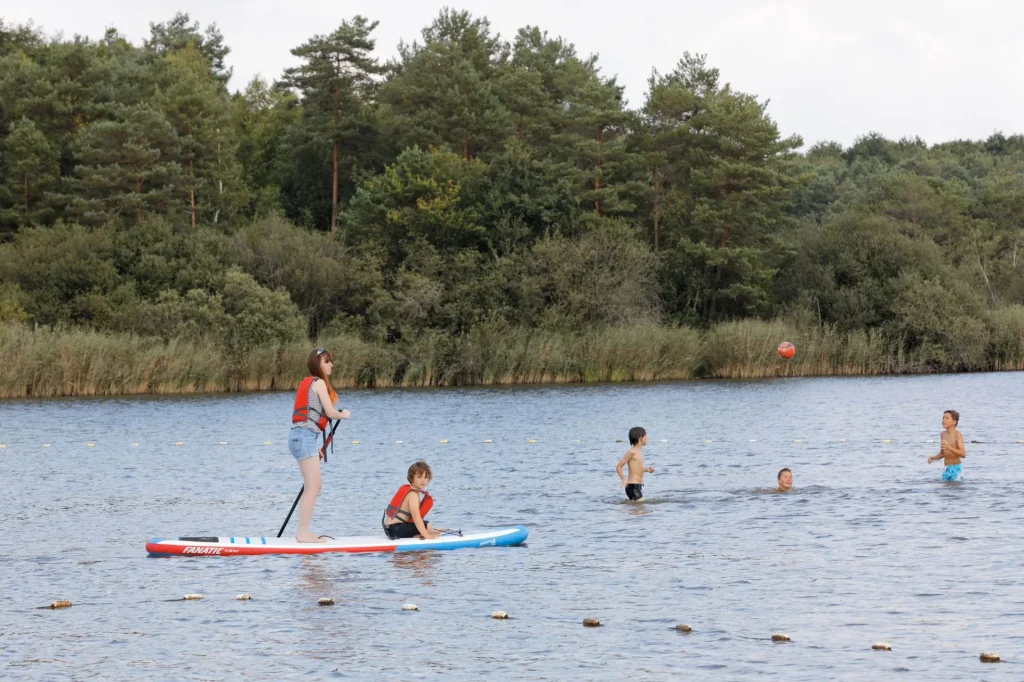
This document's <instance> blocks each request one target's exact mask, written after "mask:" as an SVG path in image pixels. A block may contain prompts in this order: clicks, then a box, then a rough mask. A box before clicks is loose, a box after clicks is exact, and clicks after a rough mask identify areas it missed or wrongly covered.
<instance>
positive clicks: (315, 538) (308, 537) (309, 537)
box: [295, 533, 327, 542]
mask: <svg viewBox="0 0 1024 682" xmlns="http://www.w3.org/2000/svg"><path fill="white" fill-rule="evenodd" d="M295 540H296V542H327V537H326V536H324V535H313V534H312V533H309V534H303V535H296V536H295Z"/></svg>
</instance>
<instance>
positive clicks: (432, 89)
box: [380, 8, 512, 159]
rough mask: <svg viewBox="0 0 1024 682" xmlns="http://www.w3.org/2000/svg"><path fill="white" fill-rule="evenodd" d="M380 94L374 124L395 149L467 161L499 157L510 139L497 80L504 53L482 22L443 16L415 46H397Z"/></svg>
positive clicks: (443, 13)
mask: <svg viewBox="0 0 1024 682" xmlns="http://www.w3.org/2000/svg"><path fill="white" fill-rule="evenodd" d="M398 52H399V60H398V61H397V62H395V63H392V64H391V65H390V73H389V76H388V79H387V81H386V82H385V83H384V84H383V85H382V87H381V91H380V102H381V112H380V119H381V125H382V126H383V128H384V131H385V132H386V134H387V135H388V136H389V137H391V138H393V139H395V140H397V141H398V143H399V146H400V147H411V146H414V145H418V146H420V147H422V148H424V149H426V148H431V147H443V148H446V149H449V150H451V151H453V152H456V153H458V154H460V155H461V156H462V158H464V159H470V158H472V157H475V156H477V155H480V154H486V153H488V152H490V151H494V150H500V149H502V147H503V146H504V145H505V143H506V142H507V141H508V139H509V137H510V135H511V133H512V119H511V115H510V112H509V111H508V109H506V108H505V106H504V105H503V103H502V100H501V92H500V91H499V88H498V87H497V80H498V78H499V75H500V73H501V69H502V68H503V66H504V65H505V64H506V62H507V60H508V46H507V44H505V43H504V42H502V41H501V39H500V37H499V36H497V35H493V36H492V35H491V28H490V22H488V21H487V19H476V18H474V17H473V16H472V15H470V14H469V13H468V12H459V11H454V10H450V9H447V8H445V9H443V10H442V11H441V13H440V15H439V16H438V17H437V18H436V19H434V21H433V22H432V23H431V25H430V26H428V27H427V28H425V29H423V43H422V44H420V43H418V42H413V44H412V45H404V44H402V45H399V47H398Z"/></svg>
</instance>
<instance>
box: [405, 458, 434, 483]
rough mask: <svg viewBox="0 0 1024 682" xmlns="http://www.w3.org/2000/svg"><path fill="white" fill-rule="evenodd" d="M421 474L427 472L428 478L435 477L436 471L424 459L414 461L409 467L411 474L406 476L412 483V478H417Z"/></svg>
mask: <svg viewBox="0 0 1024 682" xmlns="http://www.w3.org/2000/svg"><path fill="white" fill-rule="evenodd" d="M420 474H426V475H427V478H430V479H432V478H434V473H433V472H432V471H431V470H430V465H429V464H427V463H426V462H424V461H423V460H422V459H421V460H420V461H418V462H413V464H412V466H411V467H409V475H408V476H407V477H406V478H408V479H409V483H412V479H414V478H416V477H417V476H419V475H420Z"/></svg>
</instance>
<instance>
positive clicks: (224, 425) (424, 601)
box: [0, 373, 1024, 680]
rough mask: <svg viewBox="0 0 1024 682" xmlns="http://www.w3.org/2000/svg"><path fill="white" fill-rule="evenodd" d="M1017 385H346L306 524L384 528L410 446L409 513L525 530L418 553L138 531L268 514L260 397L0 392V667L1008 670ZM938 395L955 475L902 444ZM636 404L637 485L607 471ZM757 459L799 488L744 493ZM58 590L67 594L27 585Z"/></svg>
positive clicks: (997, 676)
mask: <svg viewBox="0 0 1024 682" xmlns="http://www.w3.org/2000/svg"><path fill="white" fill-rule="evenodd" d="M1022 379H1024V375H1022V374H1014V373H1005V374H975V375H956V376H928V377H911V378H866V379H792V380H773V381H765V382H685V383H670V384H647V385H640V384H635V385H603V386H570V387H555V388H547V387H542V388H537V387H532V388H498V389H486V388H476V389H464V390H461V389H445V390H436V391H426V390H421V391H398V390H395V391H379V392H371V391H361V392H353V393H345V394H343V395H342V399H343V401H344V403H345V405H346V406H347V407H349V408H350V409H351V410H352V413H353V418H352V419H351V420H350V421H349V422H348V423H346V424H345V425H344V426H343V427H342V430H341V432H340V435H339V438H338V445H337V447H336V449H335V451H334V453H333V454H331V455H330V456H329V461H328V462H327V464H326V465H325V468H324V493H323V495H322V497H321V500H320V503H319V504H318V507H317V510H316V514H315V516H314V526H313V529H314V530H315V531H319V532H326V533H330V534H331V535H335V536H338V535H365V534H375V533H379V532H380V526H379V522H380V516H381V513H382V511H383V507H384V505H386V503H387V501H388V500H389V499H390V497H391V495H392V494H393V493H394V491H395V489H396V488H397V487H398V485H400V484H401V483H402V482H403V481H404V472H405V470H406V468H407V467H408V465H409V464H410V463H411V462H412V461H413V460H415V459H417V458H420V457H422V458H425V459H426V460H427V461H428V462H429V463H430V464H431V466H432V468H433V470H434V474H435V479H434V482H433V483H432V485H431V492H432V494H433V495H434V498H435V505H434V510H433V512H432V513H431V516H432V518H433V519H434V521H435V522H436V523H439V524H441V525H448V526H452V527H461V528H463V529H467V530H468V529H482V528H491V527H501V526H505V525H509V524H520V523H521V524H524V525H526V526H528V527H529V529H530V539H529V542H528V543H527V545H526V546H523V547H517V548H496V549H480V550H464V551H456V552H437V553H423V554H413V555H387V554H375V555H358V556H342V555H329V556H315V557H287V556H283V557H237V558H230V559H227V558H214V557H196V558H148V557H147V556H146V554H145V551H144V544H145V541H146V539H147V538H150V537H169V536H177V535H186V534H187V535H206V534H212V535H217V534H220V535H229V534H234V535H271V534H275V533H276V532H277V529H278V527H279V526H280V524H281V522H282V520H283V519H284V515H285V514H286V513H287V511H288V507H289V506H290V504H291V501H292V499H293V498H294V496H295V493H296V492H297V491H298V488H299V486H300V484H301V480H300V478H299V475H298V469H297V467H296V465H295V462H294V460H293V459H292V458H291V456H290V455H289V454H288V452H287V444H286V436H287V428H288V423H287V420H288V417H289V415H290V408H291V400H292V396H291V395H288V394H286V393H276V394H258V395H244V396H208V397H191V398H138V399H86V400H52V401H10V402H2V403H0V443H3V444H4V445H5V447H4V448H3V449H0V481H2V496H0V593H2V594H3V595H4V599H3V600H0V677H2V678H4V679H41V680H42V679H46V680H49V679H59V678H74V679H89V678H95V679H104V680H138V679H154V680H156V679H159V680H164V679H195V680H222V679H238V678H240V677H243V676H244V677H247V678H249V679H266V680H285V679H310V678H316V677H323V678H355V679H446V680H476V679H481V678H484V677H487V678H495V679H565V678H573V679H627V678H628V679H648V678H649V679H665V678H668V677H676V676H682V675H685V676H686V677H688V678H690V679H724V678H729V679H747V678H755V677H767V678H775V679H785V680H823V679H843V680H880V679H896V678H901V679H928V680H959V679H965V678H966V679H980V678H982V677H984V678H985V679H990V680H1019V679H1021V678H1022V677H1024V669H1022V668H1021V665H1020V662H1021V661H1024V634H1022V632H1021V628H1020V624H1021V621H1022V617H1024V575H1022V572H1021V566H1024V523H1022V521H1024V512H1022V504H1021V501H1022V498H1021V492H1020V490H1021V483H1022V479H1024V473H1022V469H1021V460H1022V458H1024V444H1018V443H1017V442H1016V441H1018V440H1024V424H1022V422H1021V415H1024V381H1022ZM948 408H953V409H958V410H960V412H961V413H962V417H961V423H960V428H961V430H962V431H963V433H964V435H965V438H966V439H967V440H968V441H970V440H978V441H981V442H980V443H978V444H970V443H969V444H968V458H967V460H966V461H965V464H964V471H965V479H966V482H965V483H963V484H962V485H944V484H941V483H939V482H938V478H939V475H940V473H941V464H939V463H935V464H932V465H928V464H926V463H925V459H926V457H928V456H929V455H931V454H934V453H935V452H936V451H937V449H938V435H939V431H940V429H941V424H940V420H941V415H942V411H943V410H944V409H948ZM635 425H642V426H644V427H646V428H647V430H648V433H649V437H650V445H649V447H648V448H647V449H646V451H645V456H646V459H647V463H648V464H649V465H650V466H653V467H655V468H656V471H655V473H654V474H648V475H647V478H646V480H645V484H646V485H645V493H646V495H647V501H646V502H645V503H643V504H629V503H625V502H624V495H623V493H622V490H621V488H620V487H619V483H618V478H617V477H616V475H615V472H614V466H615V463H616V461H617V460H618V458H619V457H620V456H621V455H622V453H623V452H624V451H625V449H626V447H627V445H628V444H626V443H619V442H616V440H617V439H625V437H626V433H627V431H628V430H629V428H630V427H631V426H635ZM354 440H358V441H359V444H358V445H354V444H352V441H354ZM398 440H401V441H403V442H402V443H400V444H399V443H396V442H395V441H398ZM441 440H447V441H448V442H447V444H442V443H441V442H440V441H441ZM485 440H491V441H493V442H491V443H485V442H484V441H485ZM530 440H534V441H536V442H535V443H530V442H529V441H530ZM844 440H845V442H843V441H844ZM268 441H269V443H270V444H269V445H265V444H264V443H265V442H268ZM752 441H756V442H752ZM797 441H799V442H797ZM883 441H889V442H883ZM178 442H180V443H181V445H176V443H178ZM221 442H226V443H227V445H220V444H219V443H221ZM46 443H48V444H50V446H49V447H44V444H46ZM88 443H92V444H93V446H92V447H89V446H88V445H87V444H88ZM134 443H137V445H133V444H134ZM783 466H788V467H790V468H792V469H793V471H794V474H795V485H796V489H795V490H794V492H793V493H791V494H788V495H777V494H766V493H764V492H760V491H759V489H760V488H765V487H769V486H771V485H772V484H773V483H774V480H775V474H776V472H777V471H778V469H780V468H781V467H783ZM292 532H294V520H293V521H292ZM189 592H193V593H201V594H203V595H204V596H205V599H204V600H203V601H199V602H182V601H168V600H170V599H174V598H177V597H180V596H182V595H184V594H186V593H189ZM242 592H246V593H249V594H251V595H252V597H253V600H252V601H250V602H237V601H234V599H233V597H234V595H236V594H238V593H242ZM323 596H330V597H333V598H334V599H335V601H336V605H335V606H333V607H318V606H317V605H316V600H317V599H318V598H319V597H323ZM54 599H70V600H71V601H73V602H74V603H75V606H73V607H72V608H71V609H68V610H62V611H49V610H39V609H36V608H35V607H38V606H42V605H44V604H48V603H49V602H51V601H53V600H54ZM407 602H412V603H415V604H417V605H418V606H419V608H420V610H419V611H418V612H404V611H402V610H401V605H402V604H403V603H407ZM495 609H502V610H505V611H508V612H509V613H510V614H511V616H512V618H511V619H510V620H508V621H495V620H491V619H490V618H489V614H490V613H491V611H493V610H495ZM584 617H594V618H599V619H600V620H601V621H602V623H603V627H601V628H597V629H590V628H583V627H582V625H581V623H582V620H583V618H584ZM677 623H689V624H690V625H692V626H693V628H694V632H693V633H692V634H690V635H683V634H681V633H678V632H675V631H673V630H672V629H671V628H672V626H673V625H675V624H677ZM773 632H785V633H788V634H789V635H790V636H791V637H792V640H793V641H792V642H790V643H786V644H772V643H771V642H770V641H769V637H770V636H771V634H772V633H773ZM879 640H884V641H887V642H889V643H890V644H892V646H893V649H894V651H892V652H877V651H871V650H870V646H871V644H872V643H873V642H875V641H879ZM988 650H993V651H996V652H998V653H1000V654H1001V655H1002V656H1003V658H1004V660H1006V661H1008V662H1007V663H1003V664H1000V665H984V664H981V663H980V662H979V661H978V654H979V653H980V652H981V651H988Z"/></svg>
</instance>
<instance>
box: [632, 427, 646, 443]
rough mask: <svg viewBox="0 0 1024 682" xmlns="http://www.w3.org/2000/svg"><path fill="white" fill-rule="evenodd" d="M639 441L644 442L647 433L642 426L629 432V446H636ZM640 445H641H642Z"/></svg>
mask: <svg viewBox="0 0 1024 682" xmlns="http://www.w3.org/2000/svg"><path fill="white" fill-rule="evenodd" d="M641 440H643V441H644V442H646V440H647V431H645V430H644V427H642V426H634V427H633V428H631V429H630V430H629V444H630V445H636V444H637V443H640V441H641ZM640 444H641V445H643V443H640Z"/></svg>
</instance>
